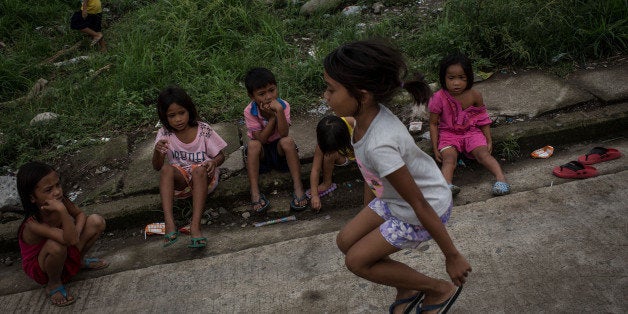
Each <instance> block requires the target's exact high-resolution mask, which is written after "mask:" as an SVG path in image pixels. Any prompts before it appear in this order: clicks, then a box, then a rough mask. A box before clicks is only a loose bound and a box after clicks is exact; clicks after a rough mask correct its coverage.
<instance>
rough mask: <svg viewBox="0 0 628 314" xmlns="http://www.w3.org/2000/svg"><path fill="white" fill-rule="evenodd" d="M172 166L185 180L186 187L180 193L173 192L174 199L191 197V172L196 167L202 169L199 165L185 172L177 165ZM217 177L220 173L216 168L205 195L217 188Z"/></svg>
mask: <svg viewBox="0 0 628 314" xmlns="http://www.w3.org/2000/svg"><path fill="white" fill-rule="evenodd" d="M172 166H173V167H175V168H176V169H177V170H179V172H180V173H181V175H182V176H183V178H184V179H185V182H186V183H187V185H188V186H187V187H186V188H185V189H183V190H182V191H177V190H175V191H174V198H179V199H181V198H188V197H190V196H192V170H194V169H196V168H197V167H202V166H201V165H200V164H198V165H192V168H191V169H190V171H187V170H185V169H184V168H183V167H181V166H179V165H172ZM218 177H220V172H219V171H218V168H216V171H215V172H214V176H213V177H212V178H211V179H210V180H209V182H208V183H207V194H209V193H211V192H213V191H214V190H215V189H216V187H217V186H218Z"/></svg>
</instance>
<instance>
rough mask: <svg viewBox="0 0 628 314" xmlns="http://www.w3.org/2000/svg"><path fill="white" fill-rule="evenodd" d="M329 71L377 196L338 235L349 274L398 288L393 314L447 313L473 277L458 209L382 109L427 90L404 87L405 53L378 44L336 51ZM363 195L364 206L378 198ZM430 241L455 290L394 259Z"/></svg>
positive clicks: (422, 96)
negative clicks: (455, 222) (414, 311)
mask: <svg viewBox="0 0 628 314" xmlns="http://www.w3.org/2000/svg"><path fill="white" fill-rule="evenodd" d="M324 68H325V72H324V78H325V82H326V83H327V89H326V91H325V94H324V97H325V99H326V100H327V103H328V104H329V105H330V106H331V108H332V109H333V110H334V112H335V113H336V115H338V116H343V117H344V116H351V117H353V118H355V120H356V124H355V129H354V131H353V138H352V143H353V148H354V150H355V159H356V163H357V164H358V167H359V168H360V171H361V172H362V176H363V177H364V182H365V185H366V186H368V188H370V189H371V190H372V191H373V194H374V196H375V197H374V198H373V196H371V198H372V200H371V201H370V202H369V203H368V205H367V206H365V207H364V208H363V209H362V210H361V211H360V213H358V214H357V215H356V216H355V217H354V218H353V219H352V220H351V221H349V222H348V223H347V225H346V226H344V227H343V228H342V230H341V231H340V232H339V234H338V237H337V244H338V247H339V248H340V250H341V251H342V252H343V253H344V254H345V264H346V265H347V268H348V269H349V270H350V271H351V272H353V273H354V274H356V275H358V276H360V277H362V278H365V279H367V280H369V281H372V282H374V283H378V284H384V285H388V286H391V287H395V288H396V290H397V294H396V297H395V301H394V302H393V303H392V304H391V306H390V308H389V311H390V312H391V313H401V312H403V311H404V310H405V311H406V312H407V311H410V310H411V308H412V307H413V306H415V305H417V304H418V307H419V311H425V312H426V313H428V312H430V313H433V312H436V311H437V310H444V311H446V310H447V309H448V308H449V307H451V305H452V304H453V302H454V301H455V300H456V298H457V296H458V294H459V293H460V289H461V288H462V284H463V283H465V281H466V278H467V275H468V273H469V272H470V271H471V266H470V265H469V263H468V262H467V260H466V259H465V258H464V256H463V255H462V254H461V253H460V252H458V250H457V249H456V247H455V246H454V244H453V241H452V240H451V238H450V237H449V234H448V233H447V230H446V229H445V225H444V224H445V223H446V222H447V221H448V219H449V216H450V214H451V209H452V206H453V204H452V196H451V192H450V191H449V188H448V187H447V182H445V179H444V178H443V176H442V174H441V173H440V171H439V169H438V167H437V166H436V163H435V162H434V160H433V159H432V158H431V157H429V156H428V155H427V154H426V153H424V152H423V151H421V149H420V148H419V147H418V146H417V145H416V143H415V142H414V140H413V138H412V136H411V135H410V134H409V133H408V130H407V129H406V127H405V126H404V125H403V123H401V121H400V120H399V119H398V118H397V117H396V116H395V115H394V114H393V113H392V112H391V111H390V110H389V109H388V108H387V107H385V106H384V104H386V103H387V102H388V101H390V99H391V98H392V97H393V95H394V93H395V92H397V91H399V89H400V87H401V86H403V87H404V88H405V89H406V90H407V91H408V92H410V94H412V96H413V97H414V99H415V101H416V102H417V104H420V103H424V102H426V101H427V100H428V99H429V93H430V91H429V87H428V85H427V84H426V83H425V81H423V79H422V77H420V78H419V79H415V80H410V81H403V78H404V76H405V70H406V65H405V62H404V61H403V58H402V55H401V53H399V52H398V51H397V50H395V49H393V48H391V47H389V46H388V45H386V44H384V43H381V42H378V41H358V42H353V43H349V44H345V45H343V46H341V47H339V48H336V49H335V50H334V51H332V52H331V53H330V54H329V55H327V57H326V58H325V60H324ZM366 186H365V190H366V188H367V187H366ZM364 194H365V199H366V196H367V195H368V196H370V195H372V194H368V193H364ZM430 238H433V239H434V241H436V243H437V244H438V246H439V248H440V249H441V251H442V252H443V255H444V256H445V265H446V270H447V273H448V274H449V277H450V278H451V281H452V282H453V283H452V282H448V281H445V280H442V279H437V278H431V277H428V276H426V275H424V274H421V273H419V272H418V271H416V270H414V269H413V268H411V267H409V266H408V265H405V264H403V263H400V262H398V261H395V260H392V259H391V258H390V255H391V254H393V253H395V252H397V251H399V250H401V249H413V248H417V247H418V246H419V244H420V243H422V242H424V241H427V240H428V239H430Z"/></svg>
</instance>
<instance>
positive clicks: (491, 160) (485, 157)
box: [471, 146, 506, 182]
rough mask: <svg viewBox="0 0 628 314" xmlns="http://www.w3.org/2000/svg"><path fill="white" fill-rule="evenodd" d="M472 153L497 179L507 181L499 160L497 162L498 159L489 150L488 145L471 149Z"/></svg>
mask: <svg viewBox="0 0 628 314" xmlns="http://www.w3.org/2000/svg"><path fill="white" fill-rule="evenodd" d="M471 153H472V154H473V157H475V159H477V161H478V162H479V163H480V164H481V165H482V166H484V167H485V168H486V169H488V171H490V172H491V173H492V174H493V175H494V176H495V179H496V180H497V181H501V182H506V177H505V176H504V173H503V171H502V167H501V166H500V165H499V162H497V159H495V157H493V156H492V155H491V153H490V152H489V151H488V146H478V147H476V148H475V149H474V150H473V151H471Z"/></svg>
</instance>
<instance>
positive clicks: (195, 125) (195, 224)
mask: <svg viewBox="0 0 628 314" xmlns="http://www.w3.org/2000/svg"><path fill="white" fill-rule="evenodd" d="M157 113H158V114H159V121H161V124H162V128H161V129H159V132H158V133H157V137H156V138H155V150H154V151H153V161H152V163H153V168H154V169H155V170H158V171H159V177H160V179H159V194H160V196H161V206H162V208H163V211H164V220H165V223H166V234H165V235H164V245H163V246H164V247H166V246H170V245H172V244H174V243H175V242H176V241H177V240H178V239H179V231H178V230H177V227H176V226H175V223H174V214H173V212H172V207H173V204H174V199H175V198H187V197H190V196H192V222H191V224H190V234H191V236H192V238H191V240H190V244H189V245H188V247H190V248H203V247H205V246H206V245H207V238H206V237H203V235H202V233H201V216H202V215H203V211H204V209H205V200H206V199H207V194H209V193H211V192H213V191H214V189H216V187H217V186H218V178H219V176H220V170H219V169H218V167H219V166H220V165H221V164H222V163H223V162H224V161H225V155H224V154H223V152H222V150H223V149H224V148H225V147H227V143H226V142H225V141H224V140H223V139H222V138H221V137H220V136H219V135H218V133H216V132H215V131H214V129H212V128H211V126H209V124H207V123H205V122H201V121H198V113H197V111H196V106H195V105H194V103H193V102H192V98H190V96H189V95H188V94H187V93H186V92H185V91H184V90H183V89H181V88H179V87H168V88H166V89H164V90H163V91H161V93H159V97H158V98H157ZM166 157H167V159H168V162H165V158H166Z"/></svg>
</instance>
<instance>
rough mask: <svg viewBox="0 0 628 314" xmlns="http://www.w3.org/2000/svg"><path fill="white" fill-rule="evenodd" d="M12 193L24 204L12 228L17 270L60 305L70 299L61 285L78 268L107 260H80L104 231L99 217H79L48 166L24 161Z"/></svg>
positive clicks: (99, 266)
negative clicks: (19, 259)
mask: <svg viewBox="0 0 628 314" xmlns="http://www.w3.org/2000/svg"><path fill="white" fill-rule="evenodd" d="M17 191H18V194H19V195H20V200H21V202H22V206H23V207H24V216H25V217H24V221H23V222H22V224H21V225H20V228H19V231H18V242H19V245H20V251H21V255H22V268H23V269H24V272H25V273H26V275H28V276H29V277H31V278H32V279H33V280H35V281H36V282H37V283H38V284H40V285H45V289H46V293H47V294H48V296H49V297H50V301H51V302H52V304H53V305H56V306H66V305H70V304H72V303H74V302H75V301H76V299H75V298H74V297H73V296H72V295H70V294H69V293H68V291H67V290H66V288H65V286H64V284H65V283H67V282H68V281H69V280H70V278H71V277H73V276H74V275H76V274H77V273H78V272H79V270H80V269H90V270H96V269H102V268H105V267H107V266H109V264H108V263H107V262H105V261H103V260H101V259H98V258H85V253H87V251H89V249H90V248H91V247H92V246H93V245H94V243H95V242H96V240H97V239H98V238H99V237H100V235H101V234H102V232H103V231H104V230H105V219H103V218H102V217H101V216H100V215H97V214H92V215H85V213H83V212H82V211H81V210H80V209H79V208H78V207H77V206H76V205H74V203H72V201H70V200H69V199H68V198H67V197H66V196H65V195H64V194H63V189H62V188H61V184H60V181H59V174H58V173H57V172H56V171H55V170H54V169H53V168H52V167H50V166H49V165H47V164H44V163H40V162H29V163H26V164H24V165H22V166H21V167H20V169H19V170H18V172H17Z"/></svg>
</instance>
